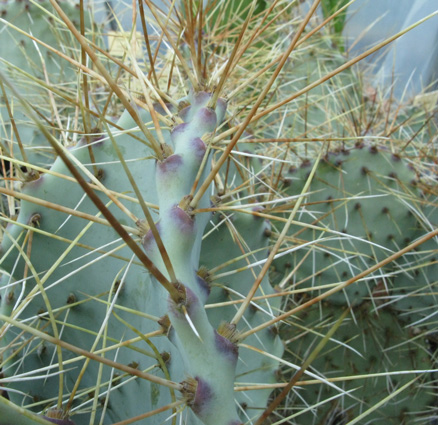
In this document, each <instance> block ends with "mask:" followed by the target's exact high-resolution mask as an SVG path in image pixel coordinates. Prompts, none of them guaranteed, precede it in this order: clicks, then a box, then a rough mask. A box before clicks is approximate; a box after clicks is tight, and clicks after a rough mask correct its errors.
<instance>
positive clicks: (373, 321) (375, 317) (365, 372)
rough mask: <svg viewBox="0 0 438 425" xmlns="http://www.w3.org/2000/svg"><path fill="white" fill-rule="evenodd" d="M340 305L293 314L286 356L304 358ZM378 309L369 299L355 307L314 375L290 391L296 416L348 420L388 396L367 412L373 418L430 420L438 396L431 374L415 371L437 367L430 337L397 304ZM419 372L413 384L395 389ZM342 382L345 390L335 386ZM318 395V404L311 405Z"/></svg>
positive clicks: (406, 421)
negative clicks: (407, 323) (408, 323)
mask: <svg viewBox="0 0 438 425" xmlns="http://www.w3.org/2000/svg"><path fill="white" fill-rule="evenodd" d="M339 310H340V309H339V307H338V306H335V305H331V304H329V303H324V304H322V305H321V306H315V308H312V309H308V310H306V311H304V312H301V313H300V314H299V315H297V317H296V319H294V320H290V325H291V326H290V327H289V328H288V329H287V331H286V332H287V334H286V335H285V337H286V338H287V341H288V342H289V344H290V345H291V346H293V350H287V351H286V353H285V358H286V360H288V361H289V362H291V363H293V364H297V363H298V364H299V363H300V362H301V359H302V358H303V357H305V356H306V355H308V353H309V352H310V351H311V349H312V347H314V346H315V345H316V344H317V343H318V341H319V340H320V339H321V335H324V334H325V333H326V329H327V328H328V327H329V326H331V323H332V321H334V320H336V318H337V317H338V316H339V314H340V311H339ZM372 310H373V308H372V304H371V302H367V303H364V304H362V305H361V306H360V307H359V308H357V309H355V310H354V313H353V315H352V317H350V318H349V320H347V321H345V322H344V323H343V324H342V326H341V327H340V329H339V330H338V331H337V333H336V335H335V337H334V338H333V340H332V341H330V342H329V343H328V344H327V346H326V347H324V350H323V352H322V353H321V354H320V355H319V357H318V358H317V359H315V360H314V361H313V362H312V372H314V374H315V375H316V376H315V375H313V376H306V378H305V379H304V381H305V382H302V383H301V385H300V387H299V388H297V389H296V390H295V392H294V394H291V395H290V399H289V400H288V402H289V404H291V405H293V406H294V413H295V415H294V419H295V420H296V421H297V423H306V424H307V423H308V424H314V423H320V422H319V421H320V420H321V418H324V419H322V420H323V422H322V423H325V424H337V423H348V422H349V421H352V420H353V419H358V418H359V417H360V415H361V414H363V413H364V412H366V411H367V410H368V409H370V410H373V407H374V406H376V405H378V403H379V402H381V401H382V400H385V399H386V400H385V401H386V402H385V403H384V404H383V406H382V407H381V408H380V409H378V410H374V411H371V412H370V413H369V414H368V415H367V416H366V418H365V417H364V418H363V420H364V421H367V422H369V423H373V424H383V423H386V424H400V423H403V424H414V423H418V422H420V423H424V424H426V423H430V422H428V420H430V418H432V417H433V415H434V413H435V411H434V406H435V400H436V390H435V391H434V390H433V383H432V377H431V375H428V374H424V375H423V374H421V373H419V372H417V373H414V371H420V370H423V371H426V370H429V369H433V368H434V367H435V366H434V360H433V358H432V356H431V353H430V350H429V347H428V344H427V341H426V338H424V337H421V335H415V336H414V335H412V329H406V328H404V327H403V326H402V324H401V322H400V320H399V317H398V315H397V314H395V313H394V312H393V311H391V310H389V309H386V310H380V311H378V312H373V311H372ZM390 371H391V372H392V373H388V372H390ZM385 372H386V373H385ZM355 377H356V378H355ZM354 378H355V379H354ZM415 378H417V380H416V381H415V383H414V385H411V386H410V387H408V388H405V389H404V390H402V391H400V392H399V393H397V390H400V389H401V388H403V386H404V385H406V383H408V382H409V381H411V380H412V379H415ZM318 381H320V382H318ZM340 383H341V384H340ZM318 384H319V385H318ZM339 385H341V387H342V390H339V389H337V388H336V386H339ZM427 387H429V388H430V389H431V391H427V390H426V388H427ZM316 403H319V404H318V405H317V407H315V408H313V409H306V407H307V406H313V405H316ZM435 410H436V406H435ZM291 420H292V419H291Z"/></svg>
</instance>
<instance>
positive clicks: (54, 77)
mask: <svg viewBox="0 0 438 425" xmlns="http://www.w3.org/2000/svg"><path fill="white" fill-rule="evenodd" d="M61 7H62V8H63V10H64V11H65V12H66V13H67V14H68V16H70V18H71V19H72V21H73V22H74V23H75V25H76V26H77V27H79V22H80V12H79V8H78V7H77V6H76V5H73V4H71V3H69V2H62V3H61ZM48 11H49V12H50V14H51V15H49V14H48ZM0 15H1V18H2V19H4V23H3V24H2V32H1V37H2V42H1V43H0V69H3V70H5V71H6V72H8V73H9V74H10V75H15V76H17V75H18V76H19V77H18V78H16V80H17V82H19V87H20V92H21V93H22V94H23V95H25V96H26V99H27V100H28V101H29V102H30V103H31V104H32V105H34V107H36V108H41V109H43V110H47V108H49V110H50V108H51V107H53V104H54V100H53V98H52V99H51V98H50V96H49V95H48V93H49V92H48V90H47V89H46V88H44V87H40V86H39V85H38V84H37V81H41V82H44V83H45V84H46V85H47V86H48V87H52V88H53V89H54V90H55V91H56V90H57V89H59V88H60V87H63V86H64V85H65V84H66V82H70V83H68V84H69V85H70V86H72V84H71V82H73V81H75V79H76V78H77V77H76V74H77V68H76V66H75V65H72V64H70V63H69V62H68V61H66V60H61V59H60V57H59V56H58V55H57V54H56V51H58V52H60V53H61V54H63V55H65V56H66V57H71V58H72V59H73V60H75V61H76V62H80V57H79V55H77V52H76V51H75V50H76V49H73V48H71V44H72V40H71V35H70V34H69V32H68V31H66V29H65V27H63V26H62V24H61V23H60V22H59V20H57V18H56V15H55V14H54V10H53V8H52V7H51V5H50V2H49V1H40V2H38V4H34V3H31V2H29V1H28V0H25V1H7V2H2V3H1V4H0ZM85 27H86V28H87V31H89V30H91V21H90V17H89V14H88V13H85ZM19 31H23V32H24V33H22V32H19ZM26 34H27V35H26ZM29 35H31V36H32V37H33V39H32V38H30V37H29ZM98 39H99V37H95V41H96V42H98ZM34 40H38V41H39V42H36V41H34ZM47 46H50V47H51V48H52V49H49V48H48V47H47ZM32 79H33V81H32ZM5 102H6V97H5V93H4V92H3V91H2V90H1V89H0V119H1V123H2V124H1V131H0V135H1V143H2V146H3V152H2V154H3V155H7V156H8V157H11V158H16V159H22V160H23V159H24V160H29V161H30V162H31V163H32V164H34V165H39V166H47V165H48V164H51V163H52V162H53V160H54V159H55V155H54V153H53V150H52V148H51V146H50V145H49V144H48V143H47V140H46V138H45V137H44V135H43V134H42V133H41V132H40V131H38V129H37V127H36V126H35V123H33V122H32V121H31V120H29V119H28V117H27V116H26V114H25V113H23V111H22V108H21V106H20V104H19V103H16V102H15V103H12V104H11V105H9V109H10V111H11V113H12V116H13V118H14V121H15V126H16V129H14V127H13V125H12V122H11V116H10V113H9V112H8V108H7V106H6V103H5ZM51 114H52V115H53V121H54V120H55V115H58V119H59V120H64V117H65V110H64V111H63V113H60V112H59V111H58V112H57V111H55V110H53V111H52V112H51ZM57 124H58V125H59V121H58V122H57ZM52 127H53V130H52V132H53V134H57V131H56V130H55V128H56V125H54V122H53V123H52ZM16 132H18V136H17V134H16ZM18 137H19V138H20V142H21V143H22V144H23V147H24V149H25V152H26V158H22V151H21V150H20V148H19V144H18Z"/></svg>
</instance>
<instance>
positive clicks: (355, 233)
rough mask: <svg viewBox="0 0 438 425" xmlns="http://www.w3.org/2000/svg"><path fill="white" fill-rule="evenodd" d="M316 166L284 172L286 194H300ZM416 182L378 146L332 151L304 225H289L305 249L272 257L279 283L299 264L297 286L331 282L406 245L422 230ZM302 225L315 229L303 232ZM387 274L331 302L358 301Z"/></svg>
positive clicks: (307, 205) (308, 203)
mask: <svg viewBox="0 0 438 425" xmlns="http://www.w3.org/2000/svg"><path fill="white" fill-rule="evenodd" d="M311 165H312V164H311V162H310V161H308V162H304V163H303V164H302V165H301V167H299V168H295V167H292V168H291V169H290V170H289V172H288V173H287V174H286V175H285V176H284V186H285V191H286V192H287V194H288V195H289V196H290V195H297V194H299V193H300V190H301V188H302V186H303V183H304V181H305V180H306V179H307V176H308V173H309V170H310V167H311ZM416 179H417V176H416V174H415V172H414V171H413V170H412V169H410V168H409V167H408V165H407V164H406V163H405V161H403V160H402V159H401V158H400V157H398V156H396V155H392V154H391V153H389V152H386V151H384V150H381V149H378V148H377V147H376V146H370V147H365V146H359V147H357V148H354V149H351V150H341V151H338V152H330V153H328V154H327V155H326V157H325V158H324V159H323V160H322V161H321V163H320V164H319V165H318V167H317V171H316V174H315V177H314V179H313V181H312V184H311V187H310V194H309V195H308V196H307V197H306V201H305V207H304V208H303V210H302V211H301V212H300V213H299V216H298V217H297V218H298V219H299V221H300V222H301V223H303V225H300V226H294V227H293V229H291V230H290V237H291V241H293V242H294V243H296V244H298V245H303V248H301V249H295V250H294V252H293V254H291V255H284V256H282V257H280V258H278V259H277V260H276V261H275V264H274V267H275V272H274V273H273V277H274V278H275V280H276V281H277V283H280V282H281V281H282V279H283V278H284V277H285V276H287V275H288V273H289V272H290V271H291V270H293V269H294V268H296V267H297V265H299V264H300V263H301V262H302V264H301V265H300V266H299V267H298V270H297V271H296V273H294V275H293V279H294V285H296V287H297V288H302V287H323V286H324V285H334V284H336V283H340V282H343V281H345V280H347V279H349V278H351V277H353V276H355V275H356V274H358V273H359V271H361V270H363V268H364V267H365V268H366V267H367V266H369V265H372V264H374V263H376V262H379V261H381V260H383V259H384V258H386V257H387V256H388V255H390V254H391V253H393V252H394V251H397V250H399V249H401V248H404V247H405V246H406V245H408V244H409V242H411V241H412V240H413V239H414V238H415V235H416V231H417V219H416V217H415V214H414V213H415V208H416V207H417V208H418V207H419V206H418V205H415V201H416V199H419V194H418V193H417V188H416V186H415V184H416ZM412 201H414V202H412ZM417 202H418V201H417ZM304 223H308V224H310V225H312V226H313V227H311V228H307V229H306V226H305V225H304ZM353 238H354V239H353ZM391 267H393V266H392V265H391ZM384 273H385V270H384V269H381V270H379V271H378V272H377V273H376V274H375V275H374V276H372V279H371V282H370V281H362V282H360V283H356V284H354V285H351V286H350V287H348V288H346V289H345V291H344V293H338V294H334V295H332V296H331V297H330V300H331V301H332V302H337V303H348V304H349V305H351V304H353V303H354V302H356V303H357V302H360V301H361V300H362V299H363V298H364V297H369V296H370V295H371V292H372V289H373V287H374V286H375V285H376V284H377V283H378V282H379V281H381V280H382V279H383V280H385V276H384ZM373 281H374V283H373ZM286 283H287V282H283V285H284V284H286ZM325 288H327V287H326V286H325Z"/></svg>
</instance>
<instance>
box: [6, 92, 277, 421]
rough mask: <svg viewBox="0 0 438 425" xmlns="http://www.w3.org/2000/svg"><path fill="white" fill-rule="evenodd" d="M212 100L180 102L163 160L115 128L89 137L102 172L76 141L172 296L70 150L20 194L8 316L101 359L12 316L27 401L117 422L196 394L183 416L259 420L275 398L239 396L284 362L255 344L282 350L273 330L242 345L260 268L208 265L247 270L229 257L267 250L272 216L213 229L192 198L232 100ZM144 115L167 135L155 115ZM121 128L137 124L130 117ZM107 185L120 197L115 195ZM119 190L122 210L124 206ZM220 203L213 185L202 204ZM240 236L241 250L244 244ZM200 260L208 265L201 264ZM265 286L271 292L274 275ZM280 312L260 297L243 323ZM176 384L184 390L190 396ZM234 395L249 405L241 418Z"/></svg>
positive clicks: (9, 257)
mask: <svg viewBox="0 0 438 425" xmlns="http://www.w3.org/2000/svg"><path fill="white" fill-rule="evenodd" d="M210 100H211V95H210V94H209V93H206V92H202V91H201V92H197V93H192V94H191V95H190V96H189V97H188V98H185V99H182V100H181V102H180V107H181V109H180V110H179V112H178V114H177V115H174V116H173V117H172V120H173V122H174V123H175V124H174V125H173V128H172V129H171V130H170V131H169V130H166V131H163V138H164V140H165V142H166V144H165V145H162V149H163V152H165V155H163V157H162V158H161V159H158V160H157V159H155V158H154V152H153V151H151V149H150V147H148V146H147V144H146V143H145V142H144V141H139V140H136V139H135V138H133V137H132V136H131V134H130V132H129V131H128V132H126V131H119V130H116V129H115V128H112V129H111V134H108V135H107V136H106V137H102V138H99V139H97V140H95V141H94V142H93V143H92V150H93V154H94V161H95V164H98V165H97V172H96V165H94V166H93V161H92V160H91V158H90V154H89V150H88V146H87V144H86V143H85V142H84V143H80V144H78V145H77V146H76V147H75V148H73V149H71V150H70V151H69V156H70V158H71V159H72V160H74V162H75V164H76V167H77V169H78V170H80V172H81V173H82V175H84V176H85V178H86V179H87V180H90V179H91V181H92V182H93V184H95V185H98V186H99V187H100V189H99V190H98V191H96V193H99V197H100V198H101V199H102V200H103V202H105V203H106V204H107V205H108V207H109V209H110V210H111V211H112V213H113V215H114V216H115V217H116V219H117V220H118V221H119V222H120V223H122V224H123V225H124V226H125V228H126V229H127V230H128V231H129V232H130V233H131V234H132V235H133V236H134V237H135V238H136V239H137V240H141V243H142V245H143V247H144V252H145V253H146V254H147V256H148V257H149V258H150V259H151V260H152V262H153V263H154V264H155V267H156V270H158V272H157V273H156V274H155V276H158V278H157V279H158V280H159V279H160V277H159V276H160V273H161V274H162V276H164V279H165V280H166V279H167V280H168V281H169V282H170V285H171V288H174V292H173V293H171V295H169V293H168V291H166V290H165V289H164V288H163V286H162V285H161V284H160V282H159V281H157V280H156V279H155V278H154V277H152V276H151V275H149V274H148V272H147V270H145V268H144V267H143V266H142V265H141V264H140V263H139V260H138V259H137V258H135V257H134V256H133V255H132V252H131V251H130V250H129V249H127V248H126V246H125V244H124V243H123V241H122V240H121V239H119V237H118V236H117V235H116V234H115V232H114V230H113V229H112V228H111V227H110V226H108V225H107V223H106V222H105V220H101V217H100V214H99V212H98V210H97V208H96V207H95V206H94V205H93V204H92V202H91V201H90V199H89V198H88V197H87V196H85V195H84V193H83V191H82V189H81V188H80V187H79V185H78V183H77V182H75V181H74V180H73V179H71V174H70V172H69V171H68V170H67V168H66V166H65V165H64V163H63V162H62V160H61V159H60V158H58V159H57V160H56V161H55V163H54V165H53V167H52V168H51V169H50V170H49V171H48V172H47V173H45V174H43V175H41V176H40V177H39V178H38V179H37V180H34V181H31V182H28V183H25V184H24V185H23V188H22V194H23V196H26V195H27V196H28V197H30V198H29V199H26V200H23V201H22V202H21V208H20V214H19V216H18V218H17V220H16V222H15V223H11V224H10V225H9V226H8V227H7V228H6V229H5V231H4V238H3V242H2V263H1V266H2V267H3V269H4V270H6V271H7V272H8V276H13V277H14V279H15V280H13V279H12V278H10V279H9V278H8V276H7V275H6V274H5V275H3V277H2V282H3V285H2V287H3V289H2V300H1V313H2V314H3V315H5V316H8V317H10V319H12V320H17V319H20V322H21V323H23V322H24V323H29V324H31V325H32V326H33V327H34V328H35V329H38V330H39V331H41V332H45V333H47V334H48V335H50V336H51V337H53V338H56V339H60V340H62V341H64V342H65V343H68V344H70V345H69V347H70V346H75V347H78V348H79V349H82V350H86V351H87V352H88V353H94V354H93V355H92V357H93V358H92V361H88V360H85V359H84V358H83V357H81V356H80V355H78V354H80V353H79V352H71V351H69V350H67V349H65V346H64V349H62V348H61V347H58V348H57V347H56V345H55V346H54V345H53V344H52V343H50V342H51V341H52V340H44V338H42V339H39V338H35V337H33V336H32V334H29V333H27V332H22V331H21V330H20V329H19V328H17V327H16V326H13V325H14V324H16V322H11V323H10V324H9V325H8V324H7V321H6V323H5V324H4V325H3V329H2V332H3V335H4V337H3V346H4V347H6V351H4V353H5V354H4V355H3V358H4V366H3V371H4V373H5V374H6V375H7V376H11V377H12V376H15V377H17V376H19V375H20V374H23V373H33V374H34V376H35V378H36V379H35V380H32V381H24V380H20V379H19V378H17V379H15V380H13V382H12V383H11V385H10V387H11V389H13V390H14V391H11V393H10V394H11V398H12V399H13V401H14V402H15V403H16V404H19V405H24V406H31V407H32V408H33V409H34V410H36V411H42V410H45V409H47V408H48V407H52V406H56V404H57V402H56V398H57V397H58V398H59V399H60V400H61V402H58V404H59V403H60V404H61V406H62V407H63V408H64V410H65V411H66V413H67V414H68V415H70V416H71V418H72V419H73V420H74V422H75V423H76V424H77V425H81V424H88V423H90V421H93V420H94V421H96V423H97V421H102V422H101V423H104V424H113V423H116V422H118V421H122V420H124V419H127V418H132V417H135V416H138V415H142V414H145V413H147V412H154V411H155V410H157V409H159V408H161V407H163V406H167V405H169V404H170V403H172V402H173V403H174V407H173V409H174V412H177V411H178V410H176V409H181V407H183V406H184V405H185V404H187V405H188V406H189V407H190V409H189V410H186V411H184V412H183V413H181V411H180V410H179V412H180V415H181V419H180V420H182V421H183V423H187V424H195V423H204V424H224V425H231V424H238V423H241V422H244V421H246V420H247V419H248V418H255V417H257V415H258V414H259V413H260V408H263V406H264V405H265V404H266V401H267V397H268V396H269V392H270V391H269V390H261V391H252V392H251V393H248V392H239V393H238V395H237V396H235V393H234V386H235V383H236V381H239V380H242V381H243V382H245V383H248V382H253V383H254V384H257V383H269V382H274V380H275V376H274V373H275V370H276V368H277V367H278V361H276V360H275V357H267V356H266V355H264V354H261V353H257V352H256V351H257V350H259V351H260V352H268V353H270V354H271V355H273V356H276V357H279V356H281V354H282V350H283V348H282V344H281V343H280V340H279V338H278V336H277V335H276V333H275V330H273V329H267V330H264V331H262V332H261V333H257V334H256V335H253V336H251V337H250V338H248V339H247V340H245V344H246V346H248V345H249V346H250V347H253V348H254V350H256V351H254V350H251V349H250V348H247V347H246V346H245V348H242V349H240V348H239V345H238V343H239V329H240V328H241V327H240V326H239V327H236V326H235V325H234V324H232V323H229V322H230V321H231V320H232V318H233V315H234V314H235V312H236V307H235V306H236V305H237V306H239V302H240V301H241V300H242V297H244V296H245V294H246V293H247V292H248V289H249V288H250V287H251V286H252V284H253V281H254V276H253V274H252V273H253V270H250V269H248V270H244V271H242V272H241V273H237V274H236V273H232V276H227V277H223V278H221V277H218V278H217V280H216V278H215V276H214V275H213V276H210V277H208V276H209V273H208V270H210V269H215V268H218V267H225V268H224V270H228V271H229V270H230V268H231V270H235V268H237V269H239V268H241V266H243V265H245V264H246V263H245V259H244V258H243V259H240V260H239V261H237V262H235V261H230V260H232V259H233V258H235V257H236V256H238V255H240V256H242V255H243V254H244V253H245V252H247V253H248V255H253V256H254V258H255V259H257V260H260V259H262V258H264V257H265V256H266V250H267V244H268V237H267V236H266V226H267V224H266V223H265V222H264V221H263V220H258V219H255V218H254V217H252V216H251V215H248V216H246V215H244V214H243V213H235V214H234V215H232V216H230V217H222V216H221V215H219V214H217V215H216V217H215V219H214V221H212V224H211V226H212V227H211V228H208V229H207V230H205V227H206V225H207V223H208V222H209V219H210V214H209V213H197V212H196V210H194V209H193V208H191V207H190V200H191V196H190V194H191V189H192V187H193V185H194V183H195V181H198V182H200V183H202V181H203V180H205V176H206V175H207V174H208V172H209V171H210V161H211V153H209V144H208V143H209V140H210V139H211V134H212V133H214V131H215V129H216V128H217V126H218V125H219V124H220V122H221V121H222V119H223V117H224V114H225V111H226V104H225V102H224V101H223V100H221V99H219V100H218V102H217V106H216V108H215V109H212V108H211V107H209V106H208V103H209V102H210ZM158 111H159V112H160V113H162V112H163V110H162V109H161V108H159V109H158ZM139 113H140V114H141V119H142V120H143V121H144V122H146V123H148V124H147V125H148V126H149V127H150V128H151V130H152V131H153V134H154V135H155V136H154V137H157V135H156V132H155V131H154V130H153V125H152V124H151V122H150V121H151V116H150V115H149V114H148V113H146V111H141V110H139ZM118 126H120V127H123V128H125V129H131V130H130V131H131V132H132V134H135V130H134V129H133V126H134V122H133V121H132V119H131V118H130V117H129V115H128V114H127V113H125V114H124V115H123V116H122V117H121V118H120V120H119V122H118ZM113 143H115V144H116V145H117V146H118V149H117V150H118V151H120V152H123V158H124V161H126V163H128V164H129V168H130V172H131V174H132V176H133V179H134V181H135V182H136V184H137V186H138V188H139V190H140V192H141V194H142V197H143V198H144V200H145V201H146V202H147V204H148V206H149V207H151V210H153V212H152V217H153V221H155V223H156V226H155V227H156V229H157V230H158V234H159V238H160V239H159V240H161V241H162V244H163V245H164V247H165V250H166V252H167V254H168V256H169V259H170V264H171V265H172V269H173V271H172V272H171V271H170V270H169V265H168V263H166V262H165V261H163V257H162V253H161V252H162V251H160V248H159V244H158V243H157V241H156V239H155V238H156V234H155V236H154V234H153V231H152V230H153V229H151V228H150V226H149V225H148V224H147V223H145V222H144V221H142V220H139V219H138V218H137V217H140V216H141V214H142V210H141V207H140V206H139V204H138V202H137V199H136V198H133V197H132V186H131V184H130V183H129V180H128V178H127V176H126V174H125V172H124V171H123V168H122V166H121V164H120V158H119V157H118V156H117V150H116V149H115V147H114V145H113ZM200 170H201V171H200ZM93 173H96V175H97V176H98V179H97V178H95V177H93ZM200 183H199V184H200ZM102 185H103V186H104V187H105V188H106V189H105V190H107V191H112V193H113V194H116V199H114V197H113V198H112V200H111V201H110V200H109V199H108V197H107V195H106V194H103V193H102ZM117 200H118V201H119V202H120V204H123V206H124V209H123V210H121V209H120V204H119V205H115V201H117ZM209 205H210V199H209V194H207V195H204V197H203V198H202V199H201V201H200V203H199V204H198V205H197V208H206V207H208V206H209ZM79 212H80V213H81V214H82V216H80V214H79ZM83 214H87V216H84V215H83ZM218 220H219V222H218ZM204 233H205V234H206V238H205V241H204V242H202V237H203V235H204ZM242 235H243V237H244V240H245V241H246V244H247V245H245V247H244V248H242V247H241V245H240V244H238V243H237V240H238V239H239V238H241V237H242ZM242 249H243V252H242ZM253 252H254V254H253ZM237 258H239V257H237ZM228 263H229V264H228ZM223 264H224V265H225V266H222V265H223ZM227 264H228V265H227ZM200 266H204V267H202V268H201V270H200ZM172 275H173V277H172ZM174 279H176V280H174ZM210 291H211V293H210ZM259 293H260V295H262V294H263V295H266V294H269V293H272V288H271V286H270V285H269V282H268V281H267V280H266V279H264V280H263V282H262V284H261V286H260V288H259ZM175 294H176V295H175ZM209 294H210V295H209ZM206 303H207V304H209V303H212V305H211V308H207V309H206V308H205V307H206ZM236 303H237V304H236ZM221 304H224V305H223V306H222V305H221ZM207 307H208V305H207ZM277 308H278V304H276V302H275V301H274V302H272V303H270V302H267V301H260V302H254V303H252V305H251V307H250V308H249V309H248V310H247V312H246V313H245V316H244V321H242V325H243V329H245V330H247V329H248V327H249V328H252V327H255V326H257V325H259V324H260V323H262V322H264V321H266V320H268V318H269V317H272V314H274V313H275V311H276V309H277ZM243 323H244V324H243ZM85 357H86V356H85ZM102 359H103V360H102ZM96 360H97V361H96ZM108 361H111V362H116V364H117V365H122V366H124V367H122V370H121V371H117V370H116V369H117V366H115V368H114V367H112V366H111V367H108ZM102 362H106V364H104V363H102ZM111 365H113V363H111ZM58 370H59V373H60V374H61V380H60V379H59V376H58V374H57V371H58ZM136 374H137V375H139V376H136ZM236 376H237V377H238V378H236ZM60 383H61V384H60ZM178 393H182V395H183V399H182V400H181V401H178V400H180V397H181V396H180V395H179V394H178ZM235 398H237V400H239V401H240V403H241V404H242V405H244V408H240V409H239V412H240V414H239V413H238V409H236V405H235ZM61 406H58V408H59V407H61ZM172 406H173V405H170V407H168V408H169V409H172ZM169 415H170V413H169V412H166V411H165V412H163V413H157V414H156V415H154V416H153V417H151V418H147V419H146V418H145V419H143V420H140V419H139V422H138V423H144V424H152V423H157V424H158V423H162V422H163V421H164V420H165V419H166V418H167V417H168V416H169Z"/></svg>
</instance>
